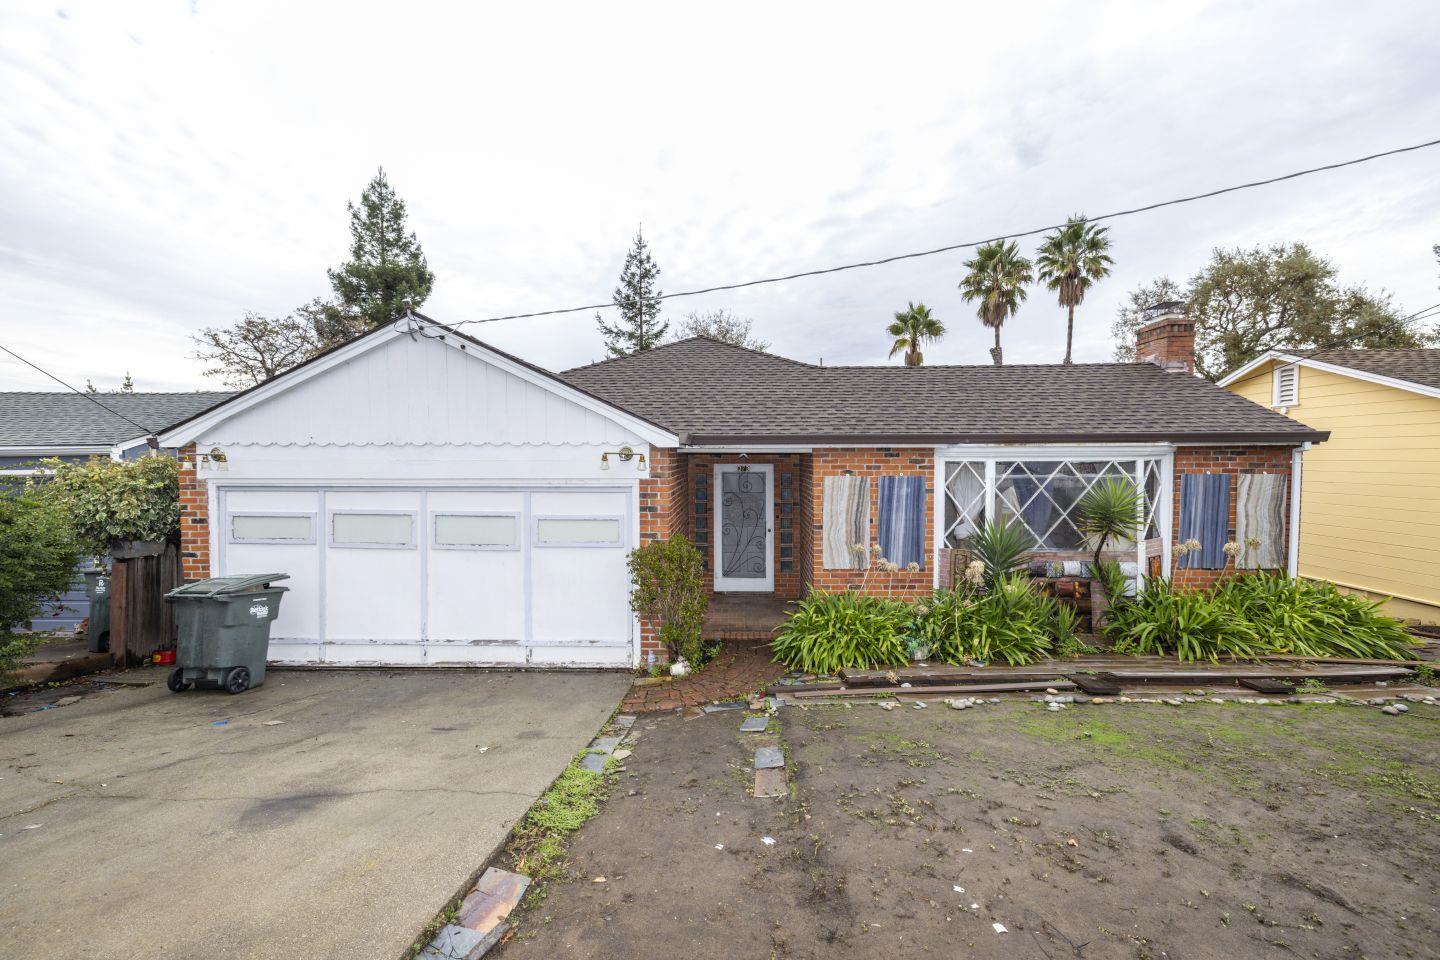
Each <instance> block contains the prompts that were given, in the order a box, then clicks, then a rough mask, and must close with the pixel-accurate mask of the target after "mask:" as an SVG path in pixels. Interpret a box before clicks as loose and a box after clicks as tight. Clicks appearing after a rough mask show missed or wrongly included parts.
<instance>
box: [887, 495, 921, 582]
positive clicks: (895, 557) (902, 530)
mask: <svg viewBox="0 0 1440 960" xmlns="http://www.w3.org/2000/svg"><path fill="white" fill-rule="evenodd" d="M880 555H881V556H883V557H884V558H885V559H887V560H889V561H890V562H892V563H895V564H898V565H899V566H901V567H905V566H908V565H909V564H912V563H918V564H919V565H920V569H922V570H923V569H925V478H924V477H881V478H880Z"/></svg>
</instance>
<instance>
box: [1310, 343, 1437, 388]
mask: <svg viewBox="0 0 1440 960" xmlns="http://www.w3.org/2000/svg"><path fill="white" fill-rule="evenodd" d="M1297 356H1302V357H1306V358H1308V359H1310V360H1319V361H1320V362H1321V363H1333V364H1335V365H1336V366H1337V367H1349V368H1350V369H1351V370H1359V371H1360V372H1362V373H1373V374H1378V375H1379V376H1382V377H1391V378H1393V379H1396V380H1408V381H1409V382H1410V383H1418V384H1420V385H1421V386H1423V387H1435V388H1436V389H1440V350H1427V349H1424V348H1416V349H1412V350H1362V349H1354V350H1347V349H1333V350H1302V351H1299V353H1298V354H1297Z"/></svg>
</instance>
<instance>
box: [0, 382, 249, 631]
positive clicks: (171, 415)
mask: <svg viewBox="0 0 1440 960" xmlns="http://www.w3.org/2000/svg"><path fill="white" fill-rule="evenodd" d="M231 395H232V394H230V393H228V392H224V393H221V392H214V391H193V392H189V393H101V394H96V395H95V399H96V400H99V401H100V402H101V403H103V404H105V406H106V407H109V408H111V409H113V410H114V411H116V413H119V414H122V415H123V416H117V415H116V413H111V412H110V411H109V410H106V409H105V408H104V407H101V406H99V405H97V404H96V403H94V402H92V401H91V400H90V399H89V398H87V397H84V396H81V395H80V394H77V393H68V392H67V393H49V392H30V391H26V392H0V490H4V489H6V488H11V489H13V488H17V487H19V486H20V485H22V484H23V483H25V482H26V481H27V480H28V479H29V478H30V477H33V476H35V475H37V474H39V473H40V472H41V469H40V466H39V462H40V461H41V460H43V459H46V458H49V457H58V458H59V459H61V460H66V461H70V462H79V461H84V460H88V459H89V458H91V457H113V458H115V459H120V460H131V459H134V458H135V457H138V456H140V455H141V454H143V453H144V452H145V451H146V449H147V448H148V444H147V443H146V439H145V434H144V432H142V431H141V430H139V429H138V428H137V427H136V426H135V423H139V424H143V425H145V426H147V427H149V428H150V429H151V431H158V430H160V429H161V428H163V427H166V426H168V425H170V424H172V423H176V422H177V421H180V420H184V419H185V418H187V417H190V416H193V415H194V414H196V413H199V412H200V411H201V410H204V409H206V408H207V407H211V406H213V405H215V404H217V403H219V402H220V401H222V400H224V399H226V398H228V397H230V396H231ZM126 418H128V420H127V419H126ZM129 420H133V421H135V423H130V422H129ZM92 563H93V561H90V560H86V561H85V562H84V564H83V565H82V567H81V568H80V569H79V570H77V571H76V573H77V577H76V580H75V582H74V583H73V584H72V585H71V589H70V592H68V593H66V594H65V595H63V596H61V597H58V598H57V599H56V600H55V601H54V602H51V603H48V604H46V605H45V608H44V610H43V612H42V613H41V615H40V616H39V617H38V618H36V619H35V620H34V621H32V623H31V626H32V628H33V629H36V630H74V629H75V627H76V626H78V625H79V624H80V622H81V621H82V620H84V619H85V618H86V617H88V616H89V615H90V605H89V603H88V601H87V600H86V599H85V592H84V581H83V579H81V578H80V577H79V576H78V574H79V573H81V572H82V571H83V570H86V569H91V567H92Z"/></svg>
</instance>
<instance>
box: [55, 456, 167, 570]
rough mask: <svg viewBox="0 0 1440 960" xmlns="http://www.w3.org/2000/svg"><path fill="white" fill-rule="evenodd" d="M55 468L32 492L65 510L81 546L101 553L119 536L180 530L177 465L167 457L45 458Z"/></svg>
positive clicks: (151, 536)
mask: <svg viewBox="0 0 1440 960" xmlns="http://www.w3.org/2000/svg"><path fill="white" fill-rule="evenodd" d="M44 465H45V466H46V467H48V468H49V469H51V470H52V471H54V473H53V475H52V476H50V477H49V478H48V479H46V480H45V481H44V482H43V483H41V484H40V485H39V486H38V487H37V488H36V492H37V494H38V495H39V496H41V497H43V498H44V499H45V500H47V501H49V502H50V503H53V504H54V505H55V506H57V507H59V508H60V509H62V510H64V511H65V513H66V515H67V516H68V517H69V519H70V525H71V527H72V528H73V529H74V531H75V536H76V538H77V539H78V540H79V542H80V546H81V548H82V549H84V550H85V551H86V552H87V553H91V554H94V555H97V556H98V555H101V554H105V553H108V552H109V551H110V548H111V547H112V546H113V545H114V544H116V543H117V542H119V541H122V540H152V541H154V540H170V539H172V538H174V537H177V536H179V533H180V467H179V464H178V463H177V462H176V461H175V460H174V459H172V458H170V457H161V456H155V457H141V458H140V459H139V460H129V461H125V462H118V461H115V460H109V459H106V458H103V457H93V458H91V459H90V460H89V461H87V462H86V463H64V462H62V461H60V460H46V461H44Z"/></svg>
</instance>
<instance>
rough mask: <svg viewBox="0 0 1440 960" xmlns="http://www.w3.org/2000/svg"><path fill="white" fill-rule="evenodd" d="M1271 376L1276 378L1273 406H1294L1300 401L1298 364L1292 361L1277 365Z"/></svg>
mask: <svg viewBox="0 0 1440 960" xmlns="http://www.w3.org/2000/svg"><path fill="white" fill-rule="evenodd" d="M1271 376H1272V377H1273V378H1274V398H1273V400H1272V401H1271V405H1272V406H1276V407H1293V406H1295V404H1297V403H1299V402H1300V367H1299V366H1298V365H1296V364H1293V363H1291V364H1287V365H1285V366H1283V367H1276V368H1275V370H1274V372H1273V373H1272V374H1271Z"/></svg>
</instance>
